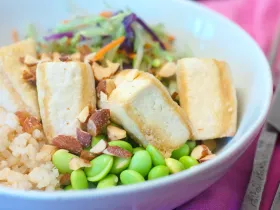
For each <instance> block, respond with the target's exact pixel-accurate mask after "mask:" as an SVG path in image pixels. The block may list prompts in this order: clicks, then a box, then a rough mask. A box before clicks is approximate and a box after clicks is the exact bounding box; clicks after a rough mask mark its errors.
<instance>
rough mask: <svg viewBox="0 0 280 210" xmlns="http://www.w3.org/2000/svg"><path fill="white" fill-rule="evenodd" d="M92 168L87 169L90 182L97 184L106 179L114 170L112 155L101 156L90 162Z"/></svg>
mask: <svg viewBox="0 0 280 210" xmlns="http://www.w3.org/2000/svg"><path fill="white" fill-rule="evenodd" d="M90 164H91V167H88V168H85V169H84V170H85V173H86V175H87V177H88V181H91V182H97V181H99V180H101V179H102V178H104V177H105V176H106V175H107V174H108V173H109V171H110V170H111V168H112V165H113V157H112V156H110V155H105V154H103V155H100V156H98V157H96V158H94V159H93V160H92V161H90Z"/></svg>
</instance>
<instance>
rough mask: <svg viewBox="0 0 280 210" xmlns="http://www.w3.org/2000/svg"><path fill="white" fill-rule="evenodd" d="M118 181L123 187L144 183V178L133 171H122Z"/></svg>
mask: <svg viewBox="0 0 280 210" xmlns="http://www.w3.org/2000/svg"><path fill="white" fill-rule="evenodd" d="M120 180H121V183H122V184H124V185H127V184H136V183H139V182H144V181H145V179H144V177H143V176H142V175H141V174H140V173H138V172H137V171H133V170H124V171H123V172H122V173H121V175H120Z"/></svg>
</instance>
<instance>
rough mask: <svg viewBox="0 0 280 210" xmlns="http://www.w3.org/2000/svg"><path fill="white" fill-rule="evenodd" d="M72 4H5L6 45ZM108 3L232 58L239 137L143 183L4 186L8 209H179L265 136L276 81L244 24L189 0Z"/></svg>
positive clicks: (97, 5) (1, 13) (91, 8)
mask: <svg viewBox="0 0 280 210" xmlns="http://www.w3.org/2000/svg"><path fill="white" fill-rule="evenodd" d="M67 2H69V1H67V0H63V1H55V0H49V1H37V0H26V1H16V0H9V1H1V3H0V23H1V35H0V43H1V44H7V43H9V42H10V31H11V30H12V29H13V28H18V29H20V30H21V31H22V30H23V29H24V27H25V26H26V25H27V24H28V23H35V24H37V25H39V26H40V27H41V28H45V29H46V28H51V27H52V26H54V24H56V22H57V21H59V20H62V19H67V17H69V13H68V12H67V6H66V5H67ZM74 2H75V1H74ZM77 2H78V1H77ZM106 3H107V4H108V5H110V6H111V7H112V9H115V10H117V9H124V8H127V7H128V8H130V9H131V10H132V11H134V12H136V13H137V14H138V15H139V16H141V17H142V18H143V19H144V20H146V21H147V22H148V23H156V22H162V23H164V24H165V25H166V29H167V30H168V31H169V32H171V33H172V34H174V35H175V36H177V37H178V43H179V45H180V46H183V45H182V43H186V42H187V43H188V44H189V45H190V47H191V49H192V50H193V52H194V54H195V55H196V56H198V57H213V58H217V59H221V60H225V61H227V62H228V63H229V64H230V67H231V70H232V74H233V78H234V84H235V86H236V88H237V92H238V105H239V124H238V132H237V134H236V135H235V137H234V138H232V139H230V140H228V141H224V142H223V143H221V145H220V146H221V148H220V150H219V153H218V156H217V157H216V158H215V159H214V160H213V161H210V162H207V163H204V164H201V165H199V166H198V167H194V168H192V169H190V170H186V171H183V172H181V173H178V174H175V175H172V176H168V177H165V178H162V179H158V180H155V181H149V182H145V183H142V184H136V185H131V186H120V187H116V188H112V189H108V190H85V191H72V192H71V191H69V192H64V191H61V192H35V191H31V192H23V191H15V190H12V189H7V188H3V187H0V200H1V204H0V206H1V207H0V208H1V209H16V210H17V209H40V210H47V209H60V210H72V209H73V210H74V209H82V210H89V209H120V210H125V209H145V210H148V209H151V210H154V209H172V208H174V207H176V206H178V205H180V204H182V203H184V202H186V201H188V200H190V199H191V198H193V197H194V196H196V195H198V194H199V193H200V192H202V191H203V190H205V189H206V188H208V187H209V186H210V185H212V184H213V183H214V182H215V181H217V180H218V179H219V178H220V177H221V176H223V175H224V173H225V172H226V171H227V169H228V168H229V167H231V166H232V164H233V163H234V162H235V161H236V160H237V159H238V157H239V156H240V155H241V154H242V153H243V152H244V151H245V150H246V148H247V147H248V146H249V145H250V143H251V142H252V140H253V139H254V137H256V135H257V134H258V132H259V130H260V128H261V126H262V124H263V122H264V119H265V117H266V114H267V112H268V109H269V105H270V100H271V96H272V80H271V74H270V69H269V66H268V63H267V61H266V58H265V56H264V55H263V53H262V51H261V50H260V48H259V47H258V46H257V44H256V43H255V42H254V41H253V40H252V39H251V38H250V37H249V36H248V35H247V34H246V33H245V32H244V31H243V30H242V29H241V28H239V27H238V26H236V25H235V24H233V23H231V22H230V21H229V20H227V19H225V18H223V17H222V16H220V15H218V14H216V13H215V12H212V11H210V10H208V9H206V8H204V7H202V6H199V5H197V4H195V3H192V2H188V1H179V0H153V1H150V0H141V1H132V0H118V1H115V0H106ZM79 7H81V8H85V10H84V11H85V12H86V11H88V12H90V13H92V12H93V13H98V12H100V11H101V10H103V9H104V8H106V4H104V1H102V0H100V1H99V0H95V1H90V0H88V1H86V0H84V1H79ZM80 11H81V10H80ZM85 12H83V13H85Z"/></svg>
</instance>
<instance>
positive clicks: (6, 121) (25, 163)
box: [0, 107, 59, 190]
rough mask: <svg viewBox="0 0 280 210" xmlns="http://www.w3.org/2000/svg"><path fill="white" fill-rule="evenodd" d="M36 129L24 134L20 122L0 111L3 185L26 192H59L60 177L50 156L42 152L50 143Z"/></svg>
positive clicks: (0, 153)
mask: <svg viewBox="0 0 280 210" xmlns="http://www.w3.org/2000/svg"><path fill="white" fill-rule="evenodd" d="M46 142H47V141H46V139H45V137H44V134H43V133H42V132H41V131H40V130H38V129H36V130H34V131H33V133H32V135H30V134H28V133H23V132H22V127H21V126H20V124H19V121H18V118H17V116H16V115H15V114H13V113H8V112H6V111H5V110H4V109H3V108H1V107H0V185H3V186H8V187H13V188H17V189H24V190H55V189H58V188H59V178H58V177H59V173H58V170H57V169H56V168H55V167H54V165H53V164H52V162H51V157H50V155H49V154H47V153H44V152H40V149H41V148H42V146H43V145H44V144H45V143H46Z"/></svg>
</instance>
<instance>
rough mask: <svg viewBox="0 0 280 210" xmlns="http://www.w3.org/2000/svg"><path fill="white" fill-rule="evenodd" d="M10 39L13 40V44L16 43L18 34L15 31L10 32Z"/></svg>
mask: <svg viewBox="0 0 280 210" xmlns="http://www.w3.org/2000/svg"><path fill="white" fill-rule="evenodd" d="M12 39H13V42H18V41H19V38H18V32H17V31H16V30H13V31H12Z"/></svg>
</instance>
